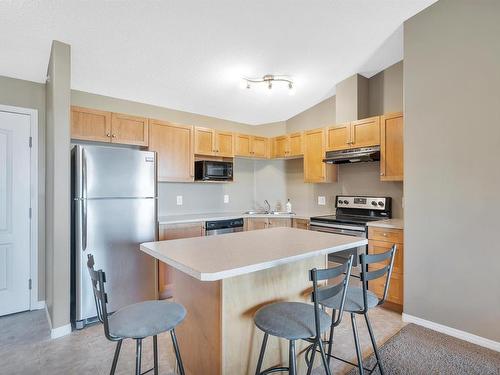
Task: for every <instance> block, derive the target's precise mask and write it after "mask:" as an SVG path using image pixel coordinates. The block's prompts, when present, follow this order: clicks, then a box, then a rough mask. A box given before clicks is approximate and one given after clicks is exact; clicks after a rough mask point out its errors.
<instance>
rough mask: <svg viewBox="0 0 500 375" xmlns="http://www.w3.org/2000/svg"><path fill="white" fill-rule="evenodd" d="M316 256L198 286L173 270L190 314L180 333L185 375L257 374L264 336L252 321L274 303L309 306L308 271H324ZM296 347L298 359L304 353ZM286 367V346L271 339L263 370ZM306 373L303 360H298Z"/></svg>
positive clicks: (176, 292) (177, 295)
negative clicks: (263, 307) (306, 302)
mask: <svg viewBox="0 0 500 375" xmlns="http://www.w3.org/2000/svg"><path fill="white" fill-rule="evenodd" d="M325 266H326V256H325V255H318V256H315V257H311V258H307V259H304V260H301V261H297V262H293V263H288V264H284V265H281V266H278V267H274V268H269V269H266V270H261V271H258V272H253V273H248V274H244V275H239V276H235V277H231V278H226V279H222V280H217V281H200V280H198V279H195V278H194V277H191V276H189V275H187V274H186V273H184V272H182V271H179V270H176V269H174V268H172V274H171V276H172V284H173V285H174V288H173V293H174V296H173V298H174V300H175V301H176V302H179V303H181V304H182V305H184V306H185V308H186V310H187V311H188V313H187V317H186V319H185V321H184V322H183V323H182V324H181V325H179V326H178V327H177V328H176V332H177V337H178V340H179V345H180V348H181V353H182V359H183V362H184V367H185V370H186V374H189V375H199V374H204V375H247V374H254V373H255V366H256V364H257V359H258V356H259V350H260V345H261V343H262V338H263V333H262V332H261V331H260V330H259V329H258V328H257V327H256V326H255V325H254V323H253V316H254V314H255V312H256V311H257V310H258V309H259V308H260V307H261V306H264V305H266V304H268V303H271V302H276V301H310V292H311V282H310V281H309V275H308V271H309V270H310V269H312V268H314V267H317V268H324V267H325ZM305 346H306V343H305V342H297V353H301V351H302V350H303V349H304V348H305ZM278 364H283V365H285V366H287V365H288V341H287V340H284V339H278V338H275V337H269V341H268V344H267V350H266V355H265V359H264V364H263V368H267V367H269V366H272V365H278ZM297 365H298V371H299V373H302V372H305V361H304V356H303V354H300V355H299V356H298V358H297Z"/></svg>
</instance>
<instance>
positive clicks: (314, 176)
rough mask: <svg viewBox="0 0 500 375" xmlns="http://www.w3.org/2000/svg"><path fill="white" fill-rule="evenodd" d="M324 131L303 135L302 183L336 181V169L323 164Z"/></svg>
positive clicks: (310, 131) (319, 130) (307, 132)
mask: <svg viewBox="0 0 500 375" xmlns="http://www.w3.org/2000/svg"><path fill="white" fill-rule="evenodd" d="M325 143H326V134H325V129H323V128H321V129H315V130H309V131H306V132H305V134H304V182H332V181H336V179H337V173H336V171H337V168H336V166H335V165H332V164H328V165H327V164H325V163H324V162H323V159H324V158H325Z"/></svg>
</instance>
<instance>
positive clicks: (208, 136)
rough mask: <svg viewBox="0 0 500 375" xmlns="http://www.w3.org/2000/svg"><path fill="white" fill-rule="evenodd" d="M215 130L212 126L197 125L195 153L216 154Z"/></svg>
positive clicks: (195, 130)
mask: <svg viewBox="0 0 500 375" xmlns="http://www.w3.org/2000/svg"><path fill="white" fill-rule="evenodd" d="M214 138H215V131H214V130H213V129H210V128H202V127H199V126H196V127H195V128H194V153H195V154H199V155H215V139H214Z"/></svg>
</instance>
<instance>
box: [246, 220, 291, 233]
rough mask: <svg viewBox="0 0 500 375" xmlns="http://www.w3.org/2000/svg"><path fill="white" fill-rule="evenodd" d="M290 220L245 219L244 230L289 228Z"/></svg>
mask: <svg viewBox="0 0 500 375" xmlns="http://www.w3.org/2000/svg"><path fill="white" fill-rule="evenodd" d="M291 226H292V219H290V218H288V217H269V218H268V217H247V218H245V230H256V229H267V228H278V227H291Z"/></svg>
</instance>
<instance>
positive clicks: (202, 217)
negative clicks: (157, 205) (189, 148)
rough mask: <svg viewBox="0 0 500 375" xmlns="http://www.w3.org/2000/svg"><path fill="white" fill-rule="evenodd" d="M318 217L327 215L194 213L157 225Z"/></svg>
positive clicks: (165, 218) (164, 218) (164, 219)
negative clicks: (250, 218) (263, 218)
mask: <svg viewBox="0 0 500 375" xmlns="http://www.w3.org/2000/svg"><path fill="white" fill-rule="evenodd" d="M319 215H328V213H320V214H314V213H312V214H311V213H304V212H298V213H292V214H281V215H273V214H253V215H248V214H244V213H242V212H212V213H199V214H198V213H196V214H182V215H167V216H159V217H158V224H160V225H165V224H181V223H196V222H200V221H211V220H228V219H237V218H239V217H243V218H247V217H261V218H262V217H275V218H279V217H282V218H296V219H308V220H309V218H311V217H312V216H319Z"/></svg>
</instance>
